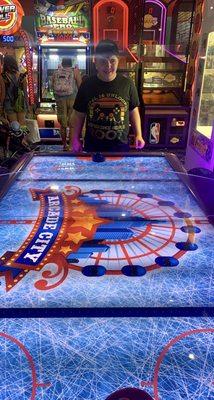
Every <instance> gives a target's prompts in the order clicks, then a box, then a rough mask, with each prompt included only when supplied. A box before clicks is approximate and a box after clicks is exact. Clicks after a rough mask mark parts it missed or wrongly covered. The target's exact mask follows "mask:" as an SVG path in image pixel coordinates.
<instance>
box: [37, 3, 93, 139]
mask: <svg viewBox="0 0 214 400" xmlns="http://www.w3.org/2000/svg"><path fill="white" fill-rule="evenodd" d="M35 13H36V32H37V41H38V56H39V68H38V73H39V84H38V92H39V96H38V107H37V110H36V114H37V121H38V125H39V130H40V137H41V140H43V141H47V142H49V141H52V142H57V141H61V137H60V133H59V123H58V121H57V114H56V103H55V99H54V94H53V90H52V87H51V78H52V75H53V72H54V71H55V70H56V69H57V68H58V67H59V66H60V65H61V61H62V58H64V57H69V58H71V59H72V65H73V67H78V68H79V69H80V71H81V73H82V75H85V74H88V73H89V66H90V6H89V2H87V1H75V2H72V3H71V2H68V1H67V2H66V1H54V2H53V1H45V2H44V1H43V0H35Z"/></svg>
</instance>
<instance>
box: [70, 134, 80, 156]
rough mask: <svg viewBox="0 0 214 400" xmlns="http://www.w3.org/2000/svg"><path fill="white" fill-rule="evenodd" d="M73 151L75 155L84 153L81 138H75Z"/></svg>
mask: <svg viewBox="0 0 214 400" xmlns="http://www.w3.org/2000/svg"><path fill="white" fill-rule="evenodd" d="M72 150H73V152H74V153H81V151H82V142H81V140H80V138H77V137H73V140H72Z"/></svg>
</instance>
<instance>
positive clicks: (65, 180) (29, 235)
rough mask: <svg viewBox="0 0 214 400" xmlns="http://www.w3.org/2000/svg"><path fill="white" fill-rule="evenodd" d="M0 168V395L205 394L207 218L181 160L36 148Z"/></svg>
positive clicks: (209, 388) (209, 375)
mask: <svg viewBox="0 0 214 400" xmlns="http://www.w3.org/2000/svg"><path fill="white" fill-rule="evenodd" d="M3 178H8V179H5V180H6V183H5V185H4V187H3V189H2V197H1V200H0V215H1V217H0V229H1V235H0V300H1V308H0V326H1V328H0V355H1V357H0V375H1V377H2V379H1V382H0V398H1V399H4V400H5V399H13V400H29V399H30V400H41V399H44V400H58V399H65V400H68V399H69V400H70V399H72V400H106V398H107V397H108V396H110V395H111V394H112V393H113V392H116V391H118V390H119V389H122V388H123V389H124V388H130V387H132V388H135V389H138V390H140V391H141V392H140V393H141V395H142V396H141V397H142V398H144V397H143V393H147V396H148V395H150V397H151V399H153V400H183V399H188V400H195V399H196V398H197V400H205V399H206V400H212V399H213V398H214V385H213V382H214V340H213V338H214V322H213V319H212V318H211V316H212V313H211V311H210V310H211V309H212V306H213V281H212V276H213V275H212V267H213V252H214V235H213V226H212V225H211V224H210V223H209V220H208V218H207V216H206V214H205V213H204V212H203V211H202V209H201V208H200V206H199V204H198V202H197V199H196V198H195V197H194V193H193V192H192V191H190V190H189V188H188V187H187V186H186V183H188V177H187V176H186V173H185V171H184V170H183V169H182V167H181V165H180V164H179V163H178V161H177V159H176V158H175V157H173V156H172V155H167V156H164V155H162V156H160V155H159V156H156V155H153V156H151V155H146V154H144V155H143V156H141V155H137V156H133V155H130V154H129V155H118V156H114V157H107V158H106V160H105V161H104V162H102V163H95V162H93V161H92V159H91V157H86V156H84V157H83V156H82V157H73V156H71V155H67V154H58V155H57V154H54V155H50V154H49V155H46V154H42V153H41V154H35V155H34V156H30V157H26V158H24V159H23V160H22V162H21V163H20V165H18V166H17V168H16V169H15V170H14V171H13V173H12V174H11V175H10V176H9V177H3ZM184 182H185V183H184ZM184 309H185V310H186V311H185V313H186V316H184V314H183V313H182V310H184ZM136 310H137V311H136ZM148 310H149V311H148ZM152 310H155V312H153V311H152ZM163 310H166V312H165V313H164V312H163ZM193 310H194V312H193ZM200 310H202V311H200ZM208 310H209V312H208ZM196 311H197V312H196ZM20 317H21V318H20ZM35 317H37V318H35ZM125 398H127V399H129V396H128V395H127V396H125ZM146 398H148V397H146ZM130 400H133V399H130ZM138 400H139V399H138Z"/></svg>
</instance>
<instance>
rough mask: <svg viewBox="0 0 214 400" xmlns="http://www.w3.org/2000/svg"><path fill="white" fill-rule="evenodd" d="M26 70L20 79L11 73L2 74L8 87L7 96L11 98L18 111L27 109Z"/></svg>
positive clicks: (15, 109) (14, 107)
mask: <svg viewBox="0 0 214 400" xmlns="http://www.w3.org/2000/svg"><path fill="white" fill-rule="evenodd" d="M26 74H27V73H26V72H25V73H24V74H20V75H19V77H18V79H16V78H15V77H14V78H13V77H12V76H10V75H9V74H6V73H5V74H2V76H3V79H4V81H5V87H6V98H9V100H10V102H11V104H12V106H13V109H14V111H15V112H16V113H18V112H23V111H25V93H24V88H23V81H24V79H25V77H26Z"/></svg>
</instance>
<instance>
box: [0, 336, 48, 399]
mask: <svg viewBox="0 0 214 400" xmlns="http://www.w3.org/2000/svg"><path fill="white" fill-rule="evenodd" d="M0 336H1V337H3V338H5V339H8V340H10V341H11V342H13V343H14V344H16V345H17V346H18V347H19V348H20V350H21V351H23V353H24V355H25V357H26V358H27V360H28V362H29V364H30V368H31V373H32V393H31V397H30V400H35V398H36V390H37V388H38V387H47V386H50V384H49V383H47V384H45V383H38V382H37V379H36V369H35V365H34V361H33V357H32V356H31V355H30V353H29V351H28V350H27V349H26V347H25V346H24V345H23V344H22V343H21V342H20V341H19V340H18V339H16V338H14V337H13V336H10V335H8V334H7V333H4V332H0Z"/></svg>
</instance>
